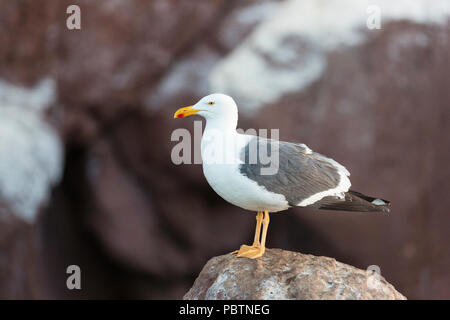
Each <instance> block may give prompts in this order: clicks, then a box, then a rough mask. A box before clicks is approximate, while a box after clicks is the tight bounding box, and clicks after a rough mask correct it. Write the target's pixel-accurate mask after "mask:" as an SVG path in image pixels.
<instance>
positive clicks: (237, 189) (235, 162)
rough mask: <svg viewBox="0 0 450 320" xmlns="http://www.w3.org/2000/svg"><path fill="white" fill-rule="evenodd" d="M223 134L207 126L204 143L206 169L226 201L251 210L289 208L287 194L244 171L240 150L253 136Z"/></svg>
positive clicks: (217, 190) (233, 133)
mask: <svg viewBox="0 0 450 320" xmlns="http://www.w3.org/2000/svg"><path fill="white" fill-rule="evenodd" d="M220 135H221V137H218V133H217V132H212V131H210V132H208V130H205V132H204V134H203V137H202V144H201V149H202V150H201V151H202V161H203V173H204V175H205V177H206V180H207V181H208V183H209V185H210V186H211V187H212V188H213V189H214V191H215V192H216V193H217V194H218V195H220V196H221V197H222V198H223V199H225V200H226V201H228V202H230V203H232V204H234V205H236V206H239V207H241V208H244V209H247V210H251V211H263V210H269V211H270V212H277V211H280V210H285V209H287V208H289V205H288V202H287V201H286V198H285V197H284V196H283V195H281V194H276V193H272V192H269V191H267V190H266V189H265V188H264V187H262V186H260V185H258V184H257V183H256V182H255V181H253V180H251V179H249V178H247V177H246V176H244V175H242V174H241V173H240V171H239V165H240V164H241V163H242V161H241V160H240V157H239V155H240V151H241V150H242V148H244V147H245V145H246V144H247V143H248V141H249V140H250V139H251V138H252V136H248V135H242V134H238V133H236V132H231V133H229V134H228V135H227V136H224V135H223V133H221V134H220Z"/></svg>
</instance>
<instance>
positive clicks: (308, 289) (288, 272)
mask: <svg viewBox="0 0 450 320" xmlns="http://www.w3.org/2000/svg"><path fill="white" fill-rule="evenodd" d="M184 299H186V300H192V299H227V300H228V299H245V300H247V299H250V300H254V299H301V300H317V299H323V300H330V299H331V300H335V299H336V300H353V299H356V300H373V299H381V300H404V299H406V298H405V297H404V296H403V295H402V294H401V293H399V292H398V291H397V290H395V288H394V287H393V286H392V285H391V284H389V283H388V282H387V281H386V280H385V279H384V278H383V277H382V276H380V275H378V274H377V273H374V272H372V271H365V270H361V269H358V268H355V267H352V266H350V265H347V264H344V263H341V262H338V261H336V260H335V259H332V258H328V257H317V256H313V255H309V254H301V253H298V252H291V251H285V250H281V249H268V250H266V253H265V254H264V256H263V257H262V258H260V259H256V260H250V259H246V258H242V259H238V258H236V256H234V255H231V254H227V255H223V256H219V257H214V258H212V259H211V260H209V261H208V263H207V264H206V266H205V267H204V268H203V270H202V272H201V273H200V275H199V276H198V278H197V279H196V280H195V283H194V285H193V287H192V288H191V289H190V290H189V292H188V293H186V295H185V296H184Z"/></svg>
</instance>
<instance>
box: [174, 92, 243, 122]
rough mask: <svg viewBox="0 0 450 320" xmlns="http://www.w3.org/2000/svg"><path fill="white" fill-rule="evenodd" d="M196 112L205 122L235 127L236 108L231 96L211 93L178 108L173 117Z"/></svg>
mask: <svg viewBox="0 0 450 320" xmlns="http://www.w3.org/2000/svg"><path fill="white" fill-rule="evenodd" d="M194 114H198V115H199V116H202V117H203V118H205V119H206V121H207V124H211V123H214V124H215V125H216V126H220V127H226V128H232V129H236V126H237V118H238V109H237V106H236V103H235V102H234V100H233V98H231V97H230V96H227V95H226V94H222V93H213V94H210V95H208V96H205V97H203V98H201V99H200V100H199V101H198V102H197V103H196V104H194V105H192V106H188V107H184V108H180V109H178V110H177V111H176V112H175V114H174V116H173V117H174V118H184V117H188V116H191V115H194Z"/></svg>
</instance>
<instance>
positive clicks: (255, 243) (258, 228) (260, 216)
mask: <svg viewBox="0 0 450 320" xmlns="http://www.w3.org/2000/svg"><path fill="white" fill-rule="evenodd" d="M262 221H263V213H262V211H259V212H258V213H257V214H256V230H255V240H253V247H256V246H259V236H260V234H261V223H262Z"/></svg>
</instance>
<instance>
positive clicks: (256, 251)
mask: <svg viewBox="0 0 450 320" xmlns="http://www.w3.org/2000/svg"><path fill="white" fill-rule="evenodd" d="M262 216H263V214H262V212H258V215H257V216H256V221H257V223H256V232H255V241H254V242H253V246H246V245H242V246H241V248H240V249H239V250H237V251H234V252H232V253H237V257H238V258H241V257H245V258H250V259H256V258H259V257H261V256H262V255H263V254H264V251H265V250H266V237H267V229H268V227H269V222H270V218H269V212H268V211H267V210H266V211H264V220H263V217H262ZM261 221H262V224H263V232H262V238H261V243H260V242H259V233H260V230H261Z"/></svg>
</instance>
